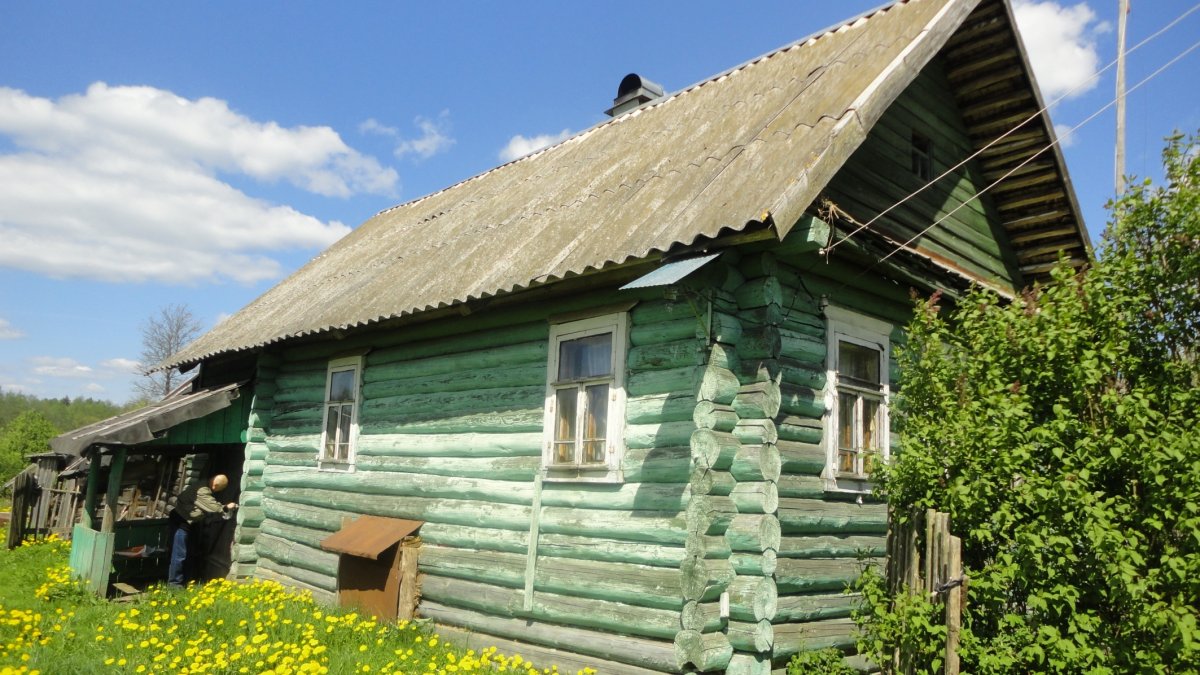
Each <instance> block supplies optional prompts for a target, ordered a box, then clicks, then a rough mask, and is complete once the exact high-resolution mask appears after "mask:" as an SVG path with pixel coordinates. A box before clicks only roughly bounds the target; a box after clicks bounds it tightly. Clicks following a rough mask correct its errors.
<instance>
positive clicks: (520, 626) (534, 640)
mask: <svg viewBox="0 0 1200 675" xmlns="http://www.w3.org/2000/svg"><path fill="white" fill-rule="evenodd" d="M420 613H421V616H423V617H425V618H428V619H432V620H433V621H435V622H437V623H439V624H445V625H449V626H455V627H458V628H463V629H466V630H469V631H472V632H478V633H487V634H489V635H496V636H499V637H502V638H506V639H511V640H518V641H520V643H522V644H519V645H514V647H515V649H518V650H520V653H521V654H522V656H526V658H529V657H528V656H527V655H526V652H527V651H528V650H527V647H529V646H530V645H536V646H539V647H549V648H551V649H554V650H562V651H565V652H570V653H571V654H572V655H582V656H584V657H598V658H599V659H602V660H603V661H604V662H614V663H615V664H621V665H627V666H636V667H637V668H638V669H639V671H640V672H678V670H679V668H678V665H677V664H676V663H675V651H674V647H673V645H672V643H670V642H666V641H661V640H651V639H645V638H636V637H631V636H628V635H617V634H613V633H607V632H601V631H596V630H582V629H578V628H571V627H567V626H558V625H551V624H547V623H544V622H541V621H534V620H531V619H521V618H511V617H498V616H492V615H488V614H484V613H481V612H476V611H472V610H469V609H463V608H460V607H453V606H450V605H445V604H442V603H438V602H431V601H426V602H424V603H422V604H421V612H420ZM489 646H495V645H490V644H489ZM546 658H553V659H556V660H554V661H544V662H541V663H539V665H543V666H546V667H550V666H557V667H559V668H563V667H564V666H566V665H568V664H566V663H564V662H563V661H561V660H558V659H564V658H577V657H574V656H572V657H567V656H565V655H559V654H552V653H547V657H546ZM582 660H583V661H585V662H587V663H589V664H591V665H590V666H586V667H592V668H595V667H596V662H595V661H587V660H586V659H582ZM641 669H650V670H641ZM564 672H566V671H564ZM604 672H620V671H619V670H611V671H610V670H607V669H606V670H605V671H604Z"/></svg>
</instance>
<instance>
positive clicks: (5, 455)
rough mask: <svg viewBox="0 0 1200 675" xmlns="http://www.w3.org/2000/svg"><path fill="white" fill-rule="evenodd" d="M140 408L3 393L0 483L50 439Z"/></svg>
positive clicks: (0, 401) (0, 414)
mask: <svg viewBox="0 0 1200 675" xmlns="http://www.w3.org/2000/svg"><path fill="white" fill-rule="evenodd" d="M140 405H142V404H141V403H140V402H138V403H128V404H125V405H118V404H116V403H110V402H109V401H97V400H96V399H92V398H74V399H73V398H68V397H65V396H64V397H63V398H38V397H36V396H27V395H25V394H18V393H15V392H5V391H0V484H3V483H4V482H7V481H8V479H9V478H12V476H13V475H14V474H16V473H17V472H18V471H20V470H21V469H23V468H24V467H25V466H26V464H27V462H26V457H28V456H29V455H31V454H35V453H39V452H45V451H46V450H47V449H48V448H47V443H48V442H49V441H50V439H51V438H54V437H55V436H57V435H59V434H61V433H63V432H64V431H70V430H71V429H78V428H79V427H83V426H87V425H89V424H91V423H92V422H98V421H100V420H102V419H106V418H109V417H112V416H113V415H117V414H120V413H122V412H125V411H126V410H131V409H133V408H136V407H138V406H140ZM0 491H2V490H0Z"/></svg>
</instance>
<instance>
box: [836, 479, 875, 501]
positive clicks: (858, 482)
mask: <svg viewBox="0 0 1200 675" xmlns="http://www.w3.org/2000/svg"><path fill="white" fill-rule="evenodd" d="M874 490H875V483H873V482H871V481H870V480H868V479H867V478H866V477H865V476H864V477H855V476H840V477H838V478H834V479H832V480H829V479H826V481H825V493H826V494H827V495H845V496H847V497H858V498H859V499H860V500H861V498H862V497H864V496H870V495H871V494H872V492H873V491H874Z"/></svg>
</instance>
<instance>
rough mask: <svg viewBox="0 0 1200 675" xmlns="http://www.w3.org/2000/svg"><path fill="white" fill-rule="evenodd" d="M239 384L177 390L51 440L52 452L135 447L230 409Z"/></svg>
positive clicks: (79, 451) (77, 453)
mask: <svg viewBox="0 0 1200 675" xmlns="http://www.w3.org/2000/svg"><path fill="white" fill-rule="evenodd" d="M239 386H240V385H239V384H237V383H234V384H225V385H220V386H216V387H206V388H202V389H196V390H195V391H193V390H192V388H191V387H188V388H187V390H182V389H181V390H178V391H176V392H174V393H172V394H171V395H170V396H168V397H166V398H164V399H163V400H161V401H158V402H156V403H151V404H150V405H148V406H146V407H144V408H138V409H137V410H131V411H129V412H126V413H121V414H120V415H116V416H115V417H110V418H108V419H106V420H101V421H99V422H96V423H94V424H89V425H87V426H86V427H80V428H78V429H75V430H74V431H68V432H67V433H65V434H62V435H61V436H57V437H55V438H52V439H50V449H51V450H53V451H54V452H58V453H62V454H64V455H81V454H83V452H84V451H85V450H87V448H88V447H89V446H92V445H96V444H102V445H103V444H107V445H136V444H138V443H145V442H147V441H152V440H154V439H155V437H156V436H157V435H158V434H159V433H161V432H163V431H165V430H167V429H170V428H171V427H174V426H176V425H178V424H182V423H184V422H187V421H188V420H194V419H199V418H201V417H204V416H205V415H208V414H210V413H214V412H216V411H218V410H223V409H225V408H228V407H229V406H230V405H231V404H232V403H233V401H235V400H237V398H238V393H239V391H238V387H239Z"/></svg>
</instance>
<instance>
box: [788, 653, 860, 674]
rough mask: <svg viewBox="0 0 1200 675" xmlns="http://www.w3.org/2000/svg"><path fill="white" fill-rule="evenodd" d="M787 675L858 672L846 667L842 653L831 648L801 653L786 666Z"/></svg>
mask: <svg viewBox="0 0 1200 675" xmlns="http://www.w3.org/2000/svg"><path fill="white" fill-rule="evenodd" d="M787 672H788V675H855V674H856V673H857V672H858V671H857V670H855V669H853V668H851V667H850V666H848V665H846V662H845V661H843V660H842V653H841V652H840V651H838V650H836V649H834V648H833V647H829V648H826V649H816V650H812V651H802V652H800V653H799V654H796V655H795V656H793V657H792V660H791V661H788V665H787Z"/></svg>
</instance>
